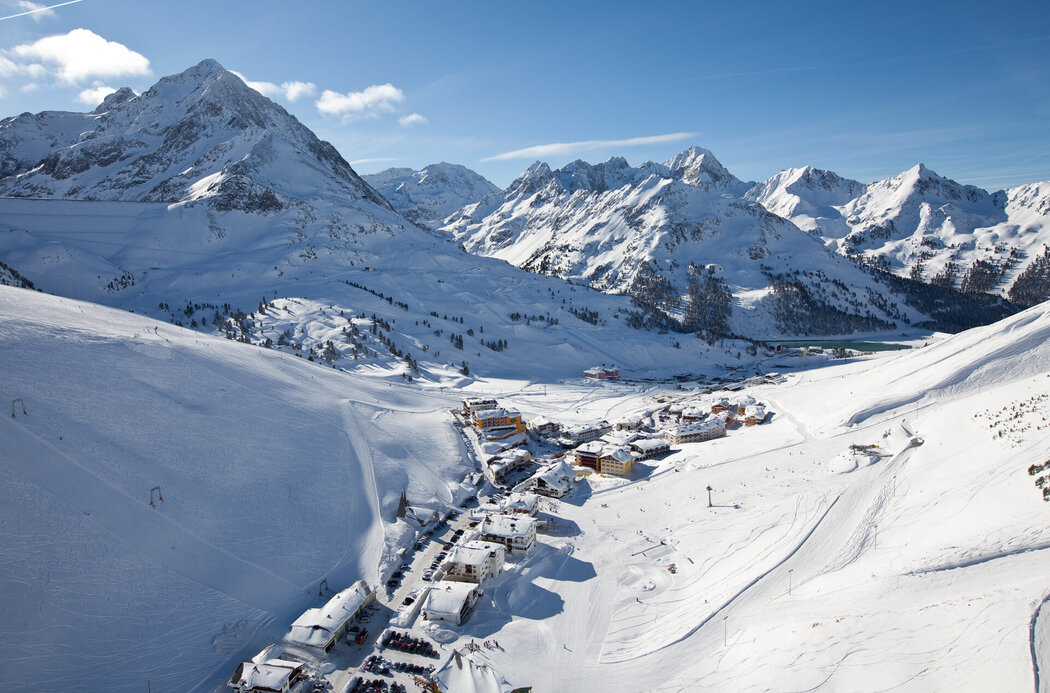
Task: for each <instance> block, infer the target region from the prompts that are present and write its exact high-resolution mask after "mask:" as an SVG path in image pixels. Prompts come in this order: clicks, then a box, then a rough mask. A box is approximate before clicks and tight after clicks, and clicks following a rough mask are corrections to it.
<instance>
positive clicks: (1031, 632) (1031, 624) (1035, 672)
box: [1028, 592, 1050, 693]
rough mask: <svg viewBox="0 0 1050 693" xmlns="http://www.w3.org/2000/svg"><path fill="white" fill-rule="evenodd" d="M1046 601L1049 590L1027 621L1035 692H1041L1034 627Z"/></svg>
mask: <svg viewBox="0 0 1050 693" xmlns="http://www.w3.org/2000/svg"><path fill="white" fill-rule="evenodd" d="M1047 602H1050V592H1048V593H1047V594H1046V596H1045V597H1043V601H1041V602H1039V606H1037V607H1036V608H1035V611H1033V612H1032V620H1031V621H1029V622H1028V649H1029V650H1030V651H1031V653H1032V674H1033V675H1034V676H1035V693H1041V688H1040V681H1039V652H1038V651H1036V649H1035V629H1036V625H1037V624H1038V622H1039V614H1040V613H1041V612H1042V610H1043V607H1044V606H1046V603H1047ZM1047 617H1050V616H1047Z"/></svg>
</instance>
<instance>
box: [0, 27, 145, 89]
mask: <svg viewBox="0 0 1050 693" xmlns="http://www.w3.org/2000/svg"><path fill="white" fill-rule="evenodd" d="M7 56H8V57H10V58H13V59H14V61H15V62H16V63H18V65H19V68H20V70H21V71H24V72H27V73H29V74H30V75H32V76H34V77H39V76H41V73H48V74H51V75H54V76H55V77H56V78H57V79H58V80H59V81H62V82H66V83H68V84H77V83H79V82H83V81H86V80H89V79H94V78H112V77H124V76H135V75H149V74H150V69H149V60H147V59H146V57H145V56H143V55H142V54H140V53H136V52H135V51H133V50H131V49H130V48H128V47H127V46H125V45H123V44H121V43H117V42H116V41H107V40H106V39H104V38H102V37H101V36H99V35H98V34H96V33H95V32H93V31H91V30H89V29H73V30H72V31H70V32H69V33H68V34H58V35H55V36H45V37H44V38H42V39H39V40H37V41H34V42H32V43H23V44H21V45H18V46H15V47H14V48H12V49H11V50H9V51H7Z"/></svg>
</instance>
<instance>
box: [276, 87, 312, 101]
mask: <svg viewBox="0 0 1050 693" xmlns="http://www.w3.org/2000/svg"><path fill="white" fill-rule="evenodd" d="M281 89H284V95H285V96H287V97H288V100H289V101H295V100H297V99H300V98H302V97H304V96H313V95H314V92H315V91H317V85H316V84H314V83H313V82H281Z"/></svg>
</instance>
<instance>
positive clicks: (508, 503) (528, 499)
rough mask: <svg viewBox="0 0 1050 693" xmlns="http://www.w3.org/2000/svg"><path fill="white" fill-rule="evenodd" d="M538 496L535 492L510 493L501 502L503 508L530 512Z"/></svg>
mask: <svg viewBox="0 0 1050 693" xmlns="http://www.w3.org/2000/svg"><path fill="white" fill-rule="evenodd" d="M539 500H540V497H539V496H537V495H536V494H535V493H512V494H510V495H509V496H507V498H506V500H504V501H503V503H501V507H502V508H503V509H504V510H515V511H525V512H532V511H533V510H534V509H535V508H536V504H537V503H539Z"/></svg>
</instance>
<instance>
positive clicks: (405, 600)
mask: <svg viewBox="0 0 1050 693" xmlns="http://www.w3.org/2000/svg"><path fill="white" fill-rule="evenodd" d="M414 601H416V600H415V597H405V599H404V601H402V602H401V603H402V604H404V605H405V606H408V605H409V604H411V603H412V602H414Z"/></svg>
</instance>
